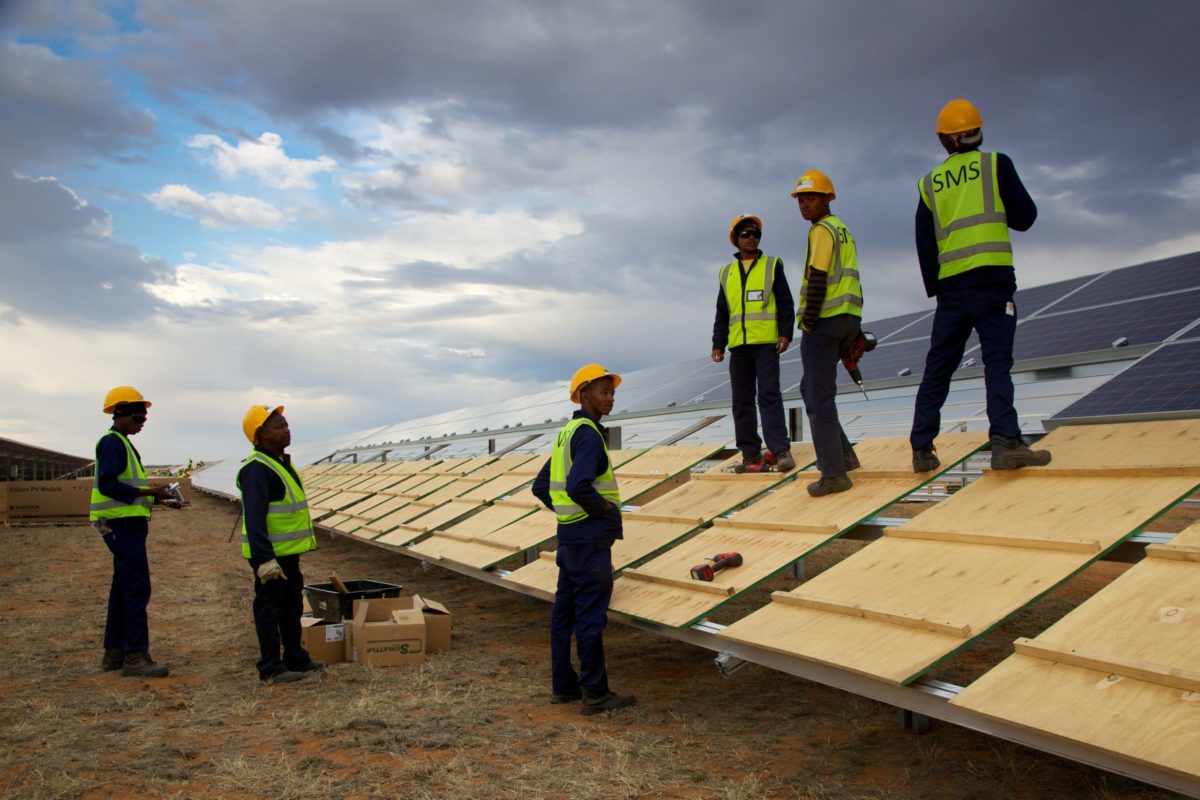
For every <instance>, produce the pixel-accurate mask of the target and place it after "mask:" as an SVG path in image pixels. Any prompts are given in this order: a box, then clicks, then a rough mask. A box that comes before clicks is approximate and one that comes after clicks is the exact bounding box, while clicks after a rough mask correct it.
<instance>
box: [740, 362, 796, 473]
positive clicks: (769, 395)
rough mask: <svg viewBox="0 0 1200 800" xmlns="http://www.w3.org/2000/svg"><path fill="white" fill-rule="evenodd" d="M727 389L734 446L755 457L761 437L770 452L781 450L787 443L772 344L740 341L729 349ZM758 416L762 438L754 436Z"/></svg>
mask: <svg viewBox="0 0 1200 800" xmlns="http://www.w3.org/2000/svg"><path fill="white" fill-rule="evenodd" d="M729 389H730V393H731V394H732V400H733V433H734V437H735V440H736V441H737V449H738V450H740V451H741V453H742V455H743V456H744V457H746V458H755V457H757V456H758V454H759V453H761V452H762V445H763V439H766V440H767V447H768V448H770V450H771V452H772V453H782V452H783V451H785V450H787V449H789V448H790V447H791V441H790V438H789V437H788V430H787V423H786V422H785V421H784V418H783V393H782V392H781V391H780V389H779V354H778V353H776V352H775V345H774V344H743V345H740V346H738V347H734V348H732V349H730V351H729ZM755 394H757V395H758V414H757V415H755V409H754V405H755V403H754V400H755ZM759 417H761V418H762V434H763V435H762V439H760V438H759V436H758V419H759Z"/></svg>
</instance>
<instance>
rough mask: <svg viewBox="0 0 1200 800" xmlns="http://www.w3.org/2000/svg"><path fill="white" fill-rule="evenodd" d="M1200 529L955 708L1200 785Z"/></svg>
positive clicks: (1022, 650) (1153, 557) (1155, 552)
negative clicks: (1197, 779)
mask: <svg viewBox="0 0 1200 800" xmlns="http://www.w3.org/2000/svg"><path fill="white" fill-rule="evenodd" d="M1197 553H1200V524H1196V525H1193V526H1191V527H1190V528H1189V529H1188V530H1186V531H1184V532H1183V533H1182V534H1180V535H1179V536H1177V537H1175V539H1174V540H1173V541H1172V542H1170V543H1169V544H1165V545H1152V546H1151V547H1150V548H1147V556H1148V557H1147V558H1146V559H1145V560H1143V561H1141V562H1140V563H1138V564H1136V565H1135V566H1133V567H1132V568H1131V569H1129V570H1128V571H1127V572H1126V573H1125V574H1123V575H1122V576H1121V577H1119V578H1117V579H1116V580H1115V581H1113V582H1112V583H1111V584H1109V586H1107V587H1106V588H1104V589H1103V590H1101V591H1100V592H1099V593H1097V594H1096V595H1095V596H1093V597H1092V598H1090V599H1089V600H1087V601H1086V602H1085V603H1083V604H1082V605H1080V606H1079V607H1078V608H1076V609H1075V610H1074V611H1072V612H1071V613H1070V614H1068V615H1067V616H1065V617H1063V618H1062V619H1061V620H1059V621H1058V622H1057V623H1055V624H1054V625H1052V626H1051V627H1050V628H1048V629H1047V630H1046V631H1045V632H1043V633H1042V634H1041V635H1040V636H1038V637H1037V638H1036V639H1034V640H1032V641H1031V642H1026V641H1025V640H1018V642H1017V643H1016V646H1017V648H1018V652H1017V653H1016V654H1015V655H1012V656H1010V657H1009V658H1008V659H1006V660H1005V661H1004V662H1002V663H1001V664H999V665H998V666H996V667H995V668H994V669H992V670H990V671H989V672H988V673H987V674H985V675H984V676H983V677H982V678H980V679H979V680H977V681H976V682H975V683H973V684H971V685H970V686H968V687H967V688H966V689H965V690H963V691H962V692H960V693H959V695H958V696H957V697H956V698H955V699H954V700H953V701H952V702H953V703H954V704H955V705H959V706H963V707H964V708H969V709H972V710H974V711H977V712H979V713H981V714H984V715H986V716H989V717H994V718H997V719H1003V720H1007V721H1009V722H1013V723H1015V724H1017V725H1021V726H1024V727H1026V728H1031V729H1035V730H1038V731H1043V732H1049V733H1051V734H1053V735H1055V736H1059V737H1062V738H1065V739H1070V740H1073V741H1077V742H1082V743H1085V744H1087V745H1090V746H1092V747H1097V748H1100V749H1101V750H1105V751H1109V752H1113V753H1119V754H1121V755H1124V756H1128V757H1132V758H1134V759H1136V760H1138V761H1141V762H1143V763H1147V764H1152V765H1156V766H1160V767H1165V768H1166V769H1169V770H1172V771H1175V772H1177V773H1179V774H1183V775H1188V776H1191V777H1200V755H1198V754H1200V670H1198V669H1197V653H1200V560H1193V558H1197Z"/></svg>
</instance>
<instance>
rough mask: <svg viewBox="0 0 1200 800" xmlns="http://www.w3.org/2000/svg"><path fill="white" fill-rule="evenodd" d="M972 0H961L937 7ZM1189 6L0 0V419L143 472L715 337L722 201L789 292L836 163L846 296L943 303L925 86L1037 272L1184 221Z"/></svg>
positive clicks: (692, 352) (1144, 246)
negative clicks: (964, 142) (980, 129)
mask: <svg viewBox="0 0 1200 800" xmlns="http://www.w3.org/2000/svg"><path fill="white" fill-rule="evenodd" d="M952 8H953V9H958V12H957V13H949V12H950V10H951V9H952ZM1197 29H1200V3H1197V2H1195V0H1160V1H1156V0H1150V1H1149V2H1145V3H1136V4H1133V3H1084V2H1077V3H1076V2H1064V3H1045V2H1027V1H1026V0H1001V1H998V2H990V1H989V2H975V3H965V4H958V5H956V6H952V5H950V4H947V3H945V2H942V0H931V1H928V2H924V1H915V2H899V1H898V2H892V3H881V2H875V1H874V0H843V2H837V3H811V2H803V1H802V0H760V1H759V2H753V3H731V2H720V3H718V2H710V1H709V0H652V1H651V2H632V1H628V2H627V1H626V0H587V1H586V2H573V1H572V0H553V1H546V2H539V1H536V0H524V1H523V2H516V1H515V0H513V1H512V2H503V3H502V2H483V1H480V2H467V1H466V0H463V1H462V2H457V1H456V0H444V1H443V2H436V3H430V2H420V3H418V2H407V0H339V1H338V2H321V0H253V2H246V1H245V0H237V2H232V1H231V0H203V1H202V2H196V0H124V1H123V2H113V3H106V2H101V0H90V1H89V0H37V1H36V2H35V1H34V0H0V108H2V109H3V113H2V114H0V335H2V336H3V348H2V350H0V352H2V353H3V355H2V356H0V359H2V361H0V389H2V391H0V436H2V437H7V438H12V439H17V440H20V441H24V442H28V443H32V444H37V445H41V446H44V447H50V448H54V449H60V450H64V451H67V452H71V453H76V454H86V453H89V452H90V451H91V446H92V443H93V442H94V440H95V438H96V437H97V436H98V435H99V433H100V432H101V431H102V430H103V429H104V427H105V425H106V418H105V417H104V416H103V415H102V414H101V413H100V405H101V399H102V398H103V396H104V393H105V392H106V391H107V389H108V388H110V387H111V386H114V385H118V384H132V385H134V386H137V387H138V388H140V389H141V390H142V391H143V392H144V393H145V394H146V395H147V396H149V397H150V398H151V399H152V400H153V402H154V404H155V405H154V408H153V410H152V417H151V422H150V423H149V424H148V426H147V428H146V431H145V432H144V433H143V434H142V435H141V436H140V437H139V439H138V442H137V443H138V444H139V446H140V448H141V450H142V452H143V454H144V456H145V457H146V460H147V461H149V462H153V463H163V462H170V461H181V460H185V459H187V458H188V457H205V456H210V457H211V456H213V455H215V454H228V453H230V452H238V451H240V450H241V449H242V448H243V442H242V441H240V440H239V436H240V432H239V426H240V419H241V415H242V412H243V411H244V409H245V408H246V407H247V405H249V404H250V403H252V402H283V403H286V404H287V405H288V406H289V418H290V419H291V421H292V424H293V429H294V431H295V434H296V437H297V438H301V437H303V438H305V439H310V440H311V439H323V438H327V437H329V436H332V435H336V434H340V433H345V432H348V431H357V430H362V429H365V428H369V427H371V426H374V425H382V424H385V423H389V422H397V421H402V420H405V419H410V418H413V417H419V416H425V415H428V414H432V413H436V412H438V411H442V410H446V409H450V408H456V407H460V406H464V405H476V404H479V403H486V402H489V401H490V400H493V399H503V398H507V397H512V396H516V395H521V394H526V393H529V392H533V391H539V390H543V389H546V388H549V387H553V386H556V385H560V384H565V381H566V379H567V377H568V376H569V375H570V373H571V372H572V371H573V370H574V369H575V368H576V367H577V366H578V365H579V364H581V363H584V362H587V361H592V360H597V361H601V362H603V363H604V364H606V365H608V366H609V367H611V368H613V369H620V370H633V369H639V368H642V367H646V366H652V365H654V364H659V363H663V362H668V361H674V360H681V359H684V358H692V357H696V356H702V355H704V354H706V353H707V352H708V350H709V348H710V342H709V337H710V333H711V326H712V313H713V312H712V308H713V301H714V298H715V294H716V272H717V269H718V267H719V266H720V265H721V264H722V263H724V262H725V261H727V260H728V259H729V256H730V252H731V248H730V247H729V245H728V240H727V238H726V235H727V228H728V225H729V221H730V218H731V217H732V216H733V215H734V214H736V213H739V212H753V213H757V214H759V215H761V216H763V218H764V228H765V237H764V241H763V247H764V249H765V250H766V251H767V252H769V253H771V254H774V255H778V256H780V257H782V258H783V260H784V262H785V264H786V265H787V267H788V272H789V277H790V278H791V280H792V282H793V288H797V287H798V286H799V274H798V270H797V268H796V267H797V266H798V265H799V263H800V261H801V258H802V256H803V251H802V246H803V241H804V233H805V227H806V226H805V223H804V222H803V220H802V219H801V218H800V216H799V213H798V212H797V210H796V208H795V206H794V204H793V202H792V200H791V198H790V197H789V196H788V191H789V189H790V187H791V185H792V183H793V182H794V181H795V179H796V177H797V176H798V175H799V174H800V173H802V172H803V171H804V170H805V169H806V168H808V167H817V168H819V169H821V170H823V171H825V172H826V173H828V174H829V175H830V176H831V177H832V179H833V181H834V183H835V185H836V187H837V190H838V200H837V201H836V203H835V204H834V210H835V212H837V213H838V214H839V215H840V216H841V217H842V218H843V220H844V221H845V222H846V223H847V224H848V225H849V226H850V228H851V230H852V231H853V232H854V233H855V236H856V238H857V240H858V246H859V253H860V260H861V262H862V269H863V274H864V278H863V281H864V286H865V291H866V297H867V308H866V316H867V318H868V319H870V318H880V317H885V316H889V315H893V314H898V313H903V312H907V311H914V310H917V309H921V308H925V307H927V306H928V303H929V301H928V300H926V298H925V297H924V293H923V292H922V290H921V288H920V281H919V277H918V272H917V266H916V259H915V256H914V254H913V248H912V217H913V211H914V209H915V204H916V190H915V182H916V180H917V178H918V177H919V176H920V175H921V174H922V173H923V172H925V171H927V170H928V169H930V168H931V167H932V166H934V165H935V164H936V163H938V161H940V159H941V157H942V155H943V154H942V153H941V151H940V150H939V147H938V143H937V141H936V139H935V138H934V135H933V124H934V119H935V117H936V114H937V111H938V109H939V108H940V107H941V105H942V104H943V103H944V102H945V101H946V100H948V99H950V98H953V97H958V96H963V97H967V98H969V99H971V100H972V101H974V102H975V103H976V104H977V105H978V106H979V107H980V109H981V111H982V113H983V116H984V123H985V138H986V141H985V147H987V148H990V149H996V150H1000V151H1002V152H1006V153H1008V154H1009V155H1010V156H1012V157H1013V159H1014V161H1015V163H1016V165H1017V168H1018V170H1019V171H1020V173H1021V175H1022V177H1023V179H1024V180H1025V182H1026V184H1027V186H1028V187H1029V189H1030V191H1031V192H1032V194H1033V195H1034V197H1035V199H1036V200H1037V202H1038V205H1039V210H1040V216H1039V220H1038V223H1037V225H1036V226H1035V228H1034V229H1033V230H1032V231H1030V232H1029V233H1027V234H1019V235H1017V237H1016V249H1017V264H1018V276H1019V280H1020V282H1021V284H1022V286H1033V285H1038V284H1042V283H1048V282H1051V281H1054V280H1058V279H1061V278H1065V277H1070V276H1073V275H1080V274H1086V273H1092V272H1097V271H1100V270H1104V269H1108V268H1112V267H1120V266H1127V265H1130V264H1135V263H1139V262H1141V261H1146V260H1149V259H1152V258H1157V257H1161V256H1166V255H1174V254H1178V253H1185V252H1191V251H1194V250H1198V249H1200V226H1198V225H1197V222H1196V220H1197V219H1200V124H1198V119H1200V106H1198V105H1197V103H1196V101H1195V98H1196V93H1195V80H1196V77H1195V76H1196V75H1197V74H1200V55H1198V52H1200V51H1198V49H1197V48H1196V46H1195V43H1194V36H1195V31H1196V30H1197Z"/></svg>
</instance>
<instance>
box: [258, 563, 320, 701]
mask: <svg viewBox="0 0 1200 800" xmlns="http://www.w3.org/2000/svg"><path fill="white" fill-rule="evenodd" d="M275 560H276V561H277V562H279V566H280V567H281V568H282V569H283V577H282V578H279V579H276V580H273V581H263V580H259V578H258V567H259V565H260V564H264V563H266V562H263V561H257V560H256V559H250V569H251V570H252V571H253V572H254V631H255V633H257V634H258V652H259V656H260V657H259V659H258V677H259V678H261V679H262V680H266V679H267V678H269V677H271V676H272V675H274V674H276V673H279V672H284V671H285V670H292V671H295V672H302V671H304V670H306V669H308V665H309V664H311V663H312V658H310V657H309V655H308V651H307V650H305V649H304V645H302V644H301V642H300V617H301V616H302V615H303V614H304V575H302V574H301V573H300V556H298V555H296V556H276V557H275ZM281 646H282V648H283V655H282V657H280V647H281Z"/></svg>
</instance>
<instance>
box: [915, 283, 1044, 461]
mask: <svg viewBox="0 0 1200 800" xmlns="http://www.w3.org/2000/svg"><path fill="white" fill-rule="evenodd" d="M972 330H974V331H975V332H976V333H977V334H979V344H980V349H981V351H982V355H983V379H984V384H985V388H986V393H987V415H988V423H989V431H988V432H989V434H990V435H992V436H1007V437H1017V436H1020V435H1021V426H1020V423H1019V422H1018V420H1017V410H1016V408H1014V407H1013V383H1012V365H1013V337H1014V336H1015V335H1016V330H1017V309H1016V306H1015V305H1013V290H1012V289H1011V288H1010V287H1007V286H976V287H973V288H964V289H953V290H949V291H943V292H940V293H939V294H938V300H937V311H935V312H934V315H933V332H932V333H931V334H930V337H929V355H928V356H926V357H925V374H924V375H922V376H921V388H920V389H919V390H917V402H916V408H915V410H914V411H913V427H912V434H911V435H910V436H909V441H910V443H911V444H912V447H913V449H914V450H924V449H926V448H928V447H930V446H932V445H933V440H934V438H935V437H936V436H937V435H938V431H939V429H940V428H941V424H942V405H943V404H944V403H945V402H946V396H947V395H948V394H949V393H950V379H951V378H952V377H953V375H954V370H956V369H958V367H959V365H960V364H961V363H962V360H963V351H964V350H965V349H966V344H967V340H968V339H969V338H970V336H971V331H972Z"/></svg>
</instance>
